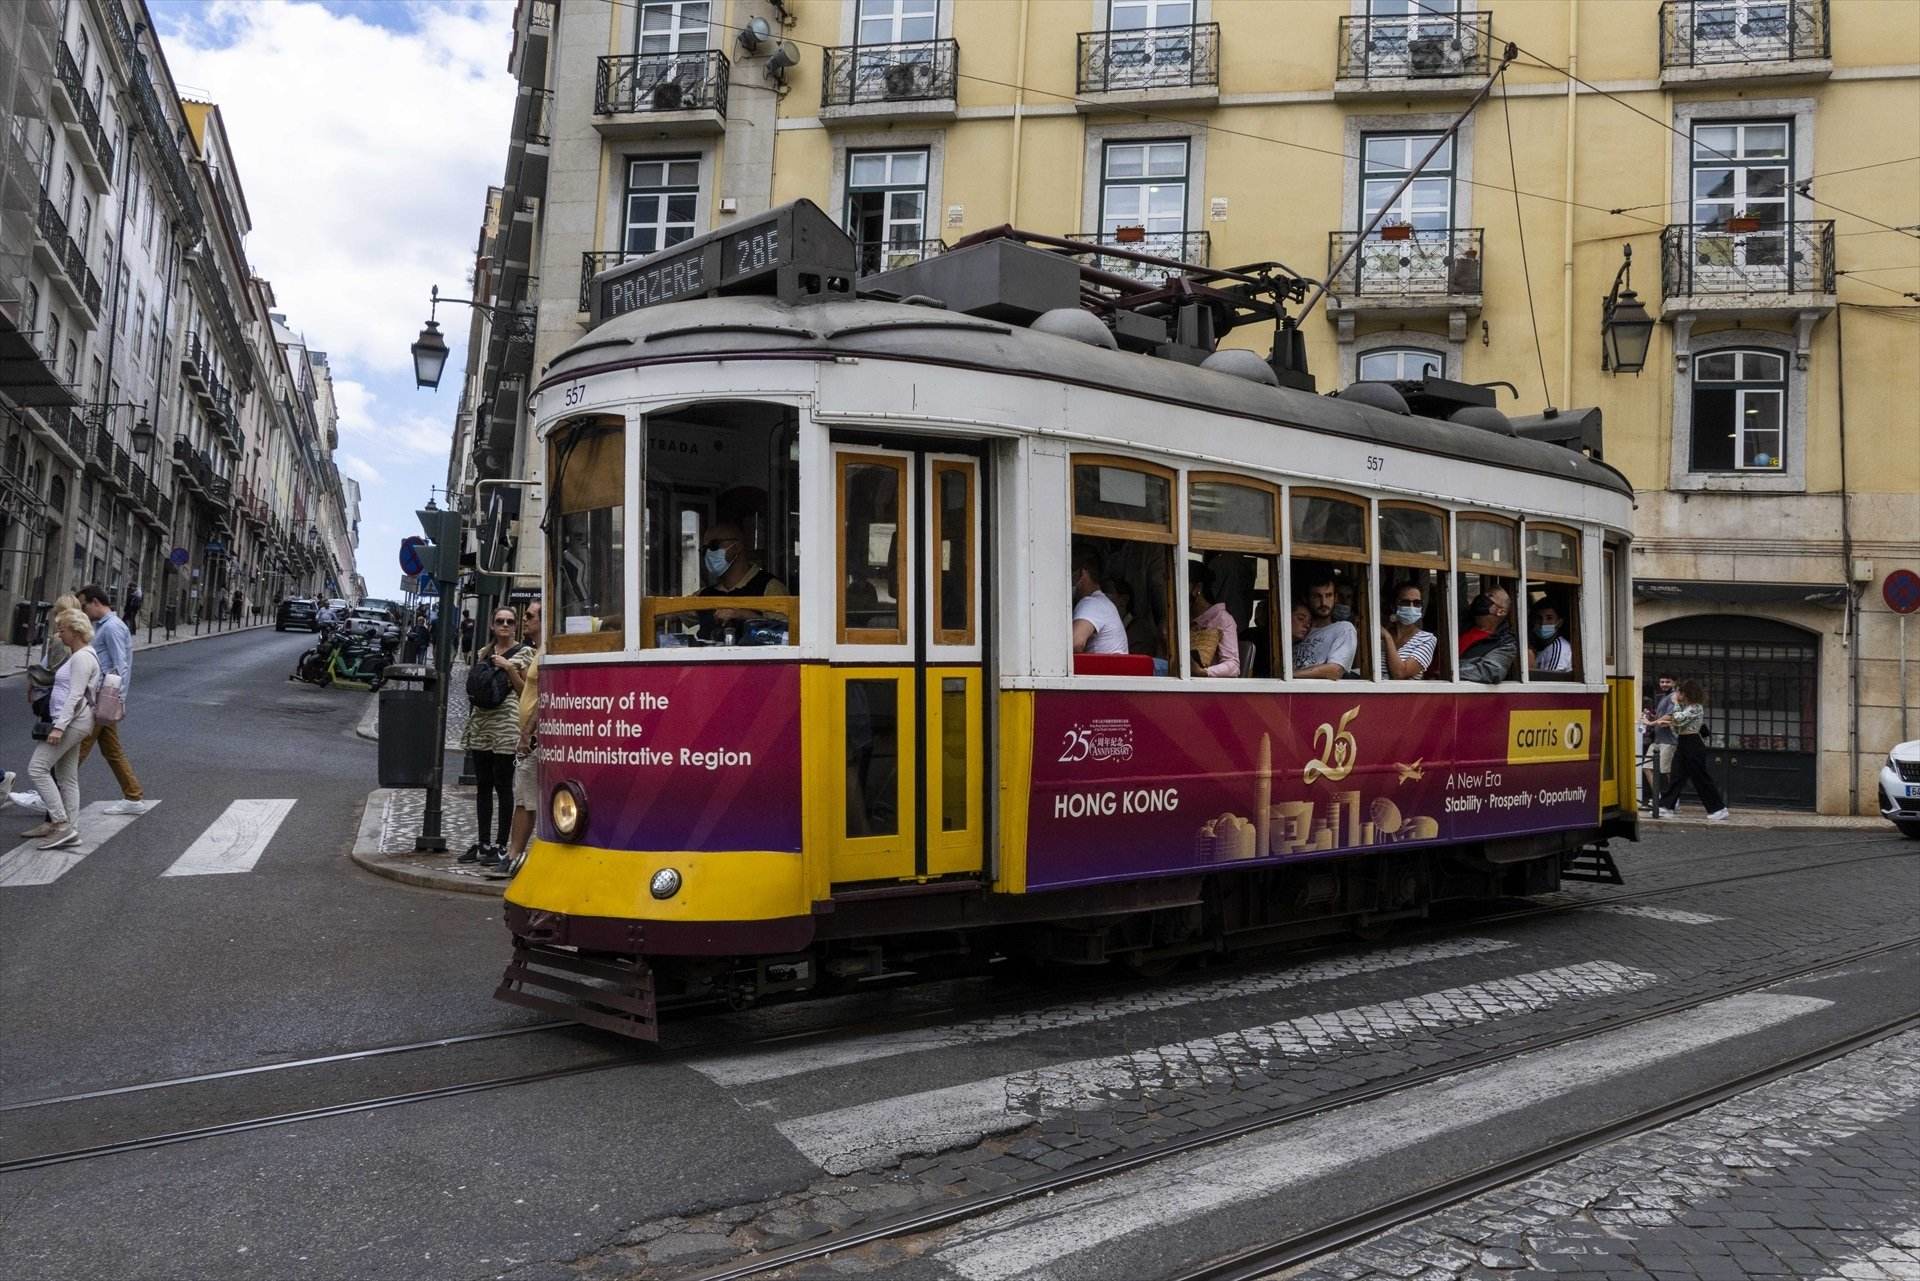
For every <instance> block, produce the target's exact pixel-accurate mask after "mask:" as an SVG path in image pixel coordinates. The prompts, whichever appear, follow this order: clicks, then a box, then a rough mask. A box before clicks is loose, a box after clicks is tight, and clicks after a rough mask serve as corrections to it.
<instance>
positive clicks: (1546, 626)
mask: <svg viewBox="0 0 1920 1281" xmlns="http://www.w3.org/2000/svg"><path fill="white" fill-rule="evenodd" d="M1559 630H1560V629H1559V628H1558V627H1555V626H1554V625H1553V624H1552V623H1542V624H1540V625H1539V626H1538V627H1536V628H1534V629H1533V634H1534V635H1535V636H1538V637H1539V638H1540V639H1541V640H1552V639H1553V634H1554V633H1555V632H1557V631H1559Z"/></svg>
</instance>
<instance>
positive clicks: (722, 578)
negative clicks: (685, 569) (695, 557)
mask: <svg viewBox="0 0 1920 1281" xmlns="http://www.w3.org/2000/svg"><path fill="white" fill-rule="evenodd" d="M700 568H701V570H702V571H704V573H705V575H706V578H707V585H706V586H705V587H702V588H701V589H700V591H699V594H700V595H702V596H785V595H787V585H786V584H785V583H783V582H781V581H780V580H779V579H777V578H775V577H774V576H773V575H772V574H770V573H768V572H767V571H766V570H765V569H763V568H761V566H760V564H759V562H757V561H755V560H754V559H753V557H752V553H751V551H750V549H749V548H748V547H747V542H746V538H745V536H744V535H743V534H742V533H741V532H740V527H739V526H738V525H732V524H728V523H726V522H724V521H723V522H721V523H720V524H717V525H711V526H708V528H707V540H706V542H705V543H703V544H702V545H701V548H700ZM758 617H760V612H759V611H757V610H751V609H716V610H714V611H713V619H714V622H715V624H716V625H717V626H716V630H718V626H723V625H724V624H726V623H728V622H735V621H738V620H740V619H743V618H758ZM703 630H705V629H704V628H703Z"/></svg>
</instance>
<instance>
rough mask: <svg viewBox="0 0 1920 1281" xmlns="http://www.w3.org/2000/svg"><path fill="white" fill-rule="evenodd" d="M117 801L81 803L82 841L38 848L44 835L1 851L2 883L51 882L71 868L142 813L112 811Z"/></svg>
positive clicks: (151, 805)
mask: <svg viewBox="0 0 1920 1281" xmlns="http://www.w3.org/2000/svg"><path fill="white" fill-rule="evenodd" d="M159 803H160V802H158V801H151V802H149V803H148V804H147V807H146V809H145V810H142V811H141V813H147V812H149V811H151V810H152V809H153V807H154V806H155V805H158V804H159ZM119 804H120V802H118V801H95V802H94V803H93V804H91V805H83V806H81V807H80V822H79V824H78V826H79V828H80V843H79V844H78V845H72V846H69V847H67V848H66V849H63V850H43V849H38V848H36V847H37V846H38V845H39V843H40V840H41V838H40V837H37V836H36V837H34V838H32V839H31V840H25V841H21V842H20V843H19V844H18V845H16V846H14V847H13V848H12V849H10V850H8V851H7V852H6V853H5V854H0V887H5V888H13V887H15V886H21V885H51V884H53V882H55V881H57V880H59V879H60V878H61V877H62V876H65V875H66V874H67V873H68V872H70V871H72V870H73V868H74V866H75V865H76V864H78V863H79V862H80V860H81V859H83V858H85V857H86V856H87V855H89V854H91V853H93V852H94V851H95V850H97V849H99V848H100V847H101V846H102V845H104V844H106V842H108V841H109V840H111V839H113V837H114V836H116V835H117V834H119V832H121V831H122V830H123V829H124V828H126V826H127V825H128V824H130V823H132V822H133V821H134V820H135V819H137V818H139V817H140V814H118V813H113V812H112V808H113V807H115V806H118V805H119Z"/></svg>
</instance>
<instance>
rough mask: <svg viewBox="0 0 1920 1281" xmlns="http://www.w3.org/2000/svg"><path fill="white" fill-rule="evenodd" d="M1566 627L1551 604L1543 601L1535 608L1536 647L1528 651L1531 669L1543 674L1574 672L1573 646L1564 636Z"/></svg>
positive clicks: (1528, 664) (1534, 631)
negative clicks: (1563, 632)
mask: <svg viewBox="0 0 1920 1281" xmlns="http://www.w3.org/2000/svg"><path fill="white" fill-rule="evenodd" d="M1565 626H1566V620H1565V619H1563V618H1561V617H1560V611H1559V609H1557V608H1556V607H1555V606H1553V605H1552V604H1550V603H1549V602H1547V601H1541V602H1540V604H1539V605H1537V606H1536V607H1535V608H1534V611H1533V640H1534V647H1533V648H1530V649H1529V650H1528V651H1527V666H1528V667H1529V668H1531V669H1532V670H1533V671H1535V672H1538V673H1542V674H1549V673H1554V672H1571V671H1573V645H1572V643H1571V642H1570V641H1568V640H1567V638H1566V637H1565V636H1564V635H1562V631H1563V630H1564V628H1565Z"/></svg>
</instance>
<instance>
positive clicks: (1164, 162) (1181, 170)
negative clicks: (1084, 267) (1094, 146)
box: [1100, 139, 1187, 258]
mask: <svg viewBox="0 0 1920 1281" xmlns="http://www.w3.org/2000/svg"><path fill="white" fill-rule="evenodd" d="M1135 227H1138V228H1141V229H1142V230H1143V231H1144V233H1145V236H1146V240H1145V242H1144V243H1143V245H1142V247H1143V248H1144V249H1145V250H1146V251H1147V252H1149V253H1162V254H1166V255H1167V256H1169V257H1174V258H1177V257H1179V256H1180V254H1179V252H1178V250H1179V247H1180V237H1181V236H1183V235H1184V234H1185V232H1186V230H1187V144H1186V142H1185V141H1184V140H1182V139H1173V140H1170V141H1164V142H1109V143H1108V144H1106V150H1105V152H1104V154H1103V156H1102V160H1101V170H1100V238H1101V240H1103V241H1106V242H1109V243H1115V244H1118V243H1121V242H1123V241H1126V240H1128V239H1129V236H1128V235H1122V234H1121V232H1122V229H1123V228H1125V229H1129V235H1130V229H1132V228H1135ZM1169 250H1172V251H1173V252H1171V253H1169V252H1168V251H1169Z"/></svg>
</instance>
